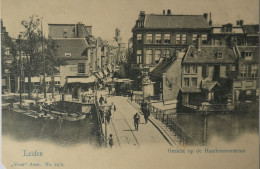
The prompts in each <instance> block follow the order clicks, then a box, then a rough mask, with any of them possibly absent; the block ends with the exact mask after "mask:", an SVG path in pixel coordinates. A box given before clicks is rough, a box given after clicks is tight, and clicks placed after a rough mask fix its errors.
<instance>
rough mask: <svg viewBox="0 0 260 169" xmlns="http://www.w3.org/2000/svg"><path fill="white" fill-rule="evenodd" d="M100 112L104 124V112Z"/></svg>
mask: <svg viewBox="0 0 260 169" xmlns="http://www.w3.org/2000/svg"><path fill="white" fill-rule="evenodd" d="M99 112H100V118H101V123H104V112H103V110H101V109H100V110H99Z"/></svg>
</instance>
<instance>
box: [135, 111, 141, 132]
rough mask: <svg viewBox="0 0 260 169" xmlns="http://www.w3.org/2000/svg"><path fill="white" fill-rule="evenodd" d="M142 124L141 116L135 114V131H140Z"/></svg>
mask: <svg viewBox="0 0 260 169" xmlns="http://www.w3.org/2000/svg"><path fill="white" fill-rule="evenodd" d="M139 122H140V116H139V114H138V113H135V115H134V125H135V130H136V131H138V125H139Z"/></svg>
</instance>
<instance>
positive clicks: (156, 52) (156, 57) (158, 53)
mask: <svg viewBox="0 0 260 169" xmlns="http://www.w3.org/2000/svg"><path fill="white" fill-rule="evenodd" d="M160 58H161V50H156V51H155V62H157V63H158V62H159V60H160Z"/></svg>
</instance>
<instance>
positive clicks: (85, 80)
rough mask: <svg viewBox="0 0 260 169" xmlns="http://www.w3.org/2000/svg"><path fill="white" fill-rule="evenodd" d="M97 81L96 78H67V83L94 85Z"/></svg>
mask: <svg viewBox="0 0 260 169" xmlns="http://www.w3.org/2000/svg"><path fill="white" fill-rule="evenodd" d="M96 80H97V78H96V77H95V76H90V77H75V78H74V77H73V78H71V77H69V78H67V83H94V82H95V81H96Z"/></svg>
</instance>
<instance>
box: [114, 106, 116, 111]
mask: <svg viewBox="0 0 260 169" xmlns="http://www.w3.org/2000/svg"><path fill="white" fill-rule="evenodd" d="M114 112H116V105H115V104H114Z"/></svg>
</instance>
